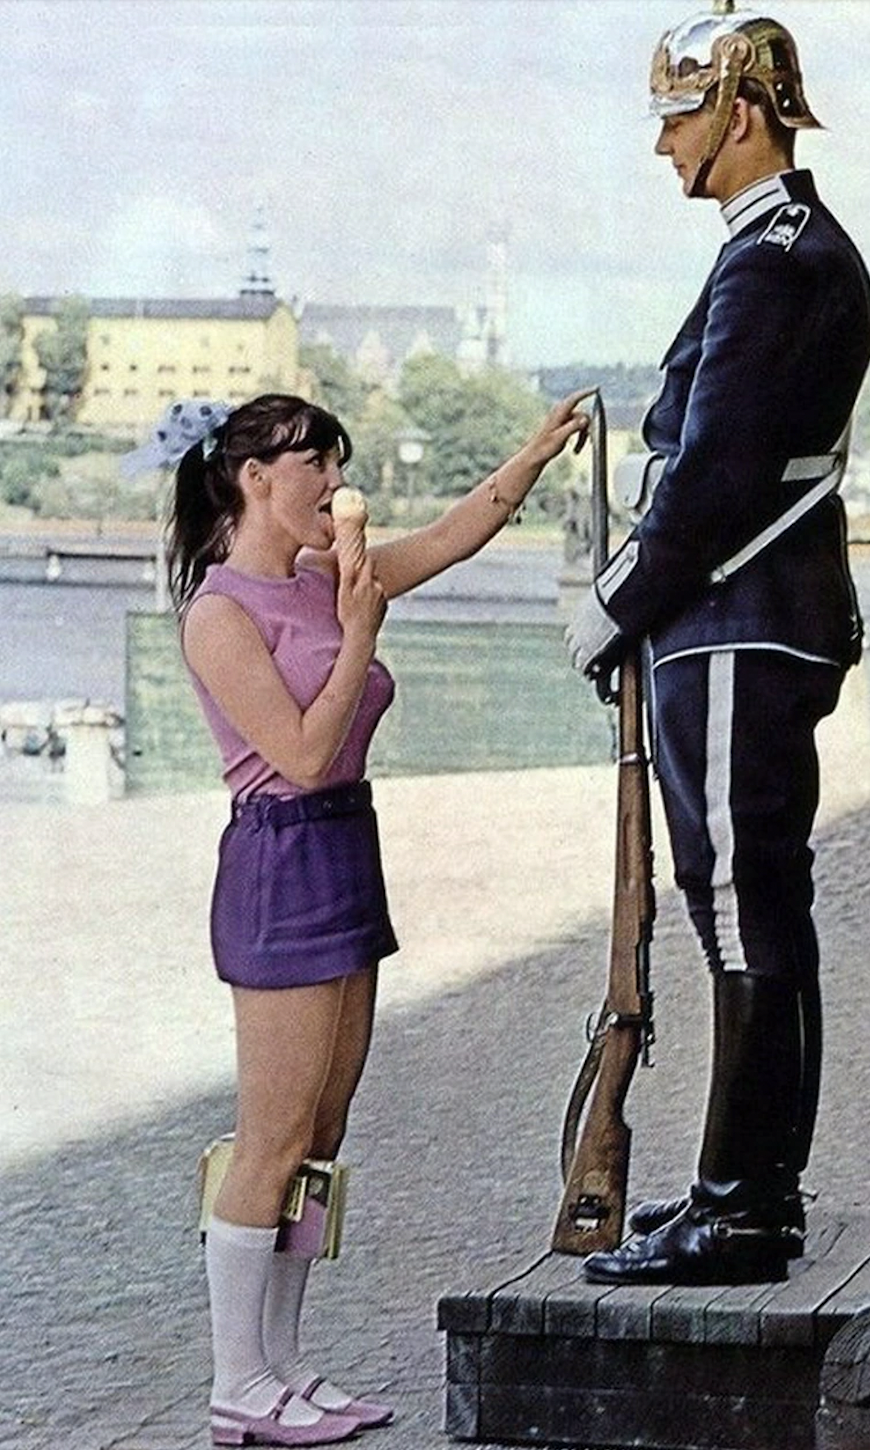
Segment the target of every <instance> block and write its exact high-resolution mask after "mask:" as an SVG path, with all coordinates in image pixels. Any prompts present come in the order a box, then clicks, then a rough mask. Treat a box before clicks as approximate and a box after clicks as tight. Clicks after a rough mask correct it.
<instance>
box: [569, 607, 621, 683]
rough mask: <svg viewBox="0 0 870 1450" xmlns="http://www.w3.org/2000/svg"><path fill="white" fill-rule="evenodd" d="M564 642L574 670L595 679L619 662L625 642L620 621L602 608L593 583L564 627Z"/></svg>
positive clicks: (609, 670)
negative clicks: (569, 622) (571, 622)
mask: <svg viewBox="0 0 870 1450" xmlns="http://www.w3.org/2000/svg"><path fill="white" fill-rule="evenodd" d="M565 644H566V646H567V649H568V653H569V655H570V656H571V663H572V665H573V666H574V668H575V670H580V671H581V672H582V673H583V674H584V675H586V676H587V678H589V679H590V680H595V679H598V677H599V676H600V675H602V674H603V673H604V671H605V669H606V670H607V672H608V673H610V672H611V671H612V670H613V669H614V668H615V666H616V665H617V664H618V662H619V659H620V656H621V655H622V651H623V648H624V645H625V636H624V635H623V634H622V633H621V632H620V628H619V625H618V624H617V623H616V620H615V619H613V618H612V617H611V616H610V615H609V614H608V613H607V610H606V609H605V608H604V605H603V604H602V603H601V600H600V599H599V597H598V591H597V590H596V588H595V585H594V584H593V585H592V587H591V589H590V590H589V592H588V594H587V595H586V598H585V599H584V600H583V601H582V602H581V604H580V606H579V608H578V610H577V614H576V616H575V619H574V622H573V624H569V625H568V628H567V629H566V630H565Z"/></svg>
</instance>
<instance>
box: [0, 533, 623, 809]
mask: <svg viewBox="0 0 870 1450" xmlns="http://www.w3.org/2000/svg"><path fill="white" fill-rule="evenodd" d="M105 567H106V566H105V565H104V564H97V565H93V566H89V565H87V564H85V563H83V562H77V563H76V565H75V569H76V571H77V582H71V579H70V578H69V577H67V578H65V579H64V580H63V581H60V582H56V583H52V584H48V583H45V582H42V581H40V578H39V569H38V567H37V568H36V569H35V568H34V565H33V564H32V563H30V564H22V565H21V566H19V569H20V572H21V573H24V575H25V577H24V578H21V577H19V578H15V577H12V575H14V563H13V561H8V560H3V561H2V573H0V621H2V623H0V704H4V703H8V702H10V701H30V702H38V701H44V702H52V701H62V700H64V699H75V700H84V699H87V700H90V701H91V702H98V703H100V704H104V705H106V706H109V707H112V708H114V709H116V710H117V711H118V712H119V713H121V714H126V715H127V725H128V729H127V735H128V739H127V787H128V789H132V790H135V791H152V790H160V789H172V790H176V789H199V788H202V787H204V786H214V785H215V784H216V783H217V779H218V772H217V766H216V760H215V755H214V751H213V748H212V746H211V742H210V740H209V738H208V736H207V735H206V733H205V730H204V727H203V726H202V722H201V720H200V719H199V715H198V711H197V708H196V705H195V703H194V701H193V697H192V694H191V692H190V690H189V686H188V685H187V682H186V680H185V679H184V677H183V672H182V671H181V669H180V667H179V661H178V659H177V649H176V647H175V641H174V626H173V623H172V620H171V618H170V617H165V616H164V617H158V616H156V615H155V614H154V605H155V598H154V592H153V589H149V588H146V587H144V586H143V585H142V584H137V583H135V582H134V581H135V577H136V575H135V566H132V565H131V566H121V568H123V569H125V570H126V571H127V574H128V577H127V580H126V582H124V583H123V584H120V585H109V584H106V583H105V582H95V580H94V578H93V576H94V575H95V574H96V573H97V571H101V572H102V573H103V574H104V573H105ZM28 569H29V582H28V576H27V574H26V570H28ZM131 569H133V570H134V573H133V576H132V579H131V577H130V570H131ZM560 569H561V557H560V551H559V548H558V546H551V547H539V546H537V545H526V546H523V547H515V548H512V547H508V546H501V547H498V548H495V549H491V550H490V551H488V552H487V553H485V554H483V555H481V556H479V557H478V558H477V559H474V560H469V561H466V562H464V563H462V564H459V565H456V566H455V567H454V568H453V569H451V570H449V571H447V573H446V574H444V575H442V576H441V577H440V578H439V579H438V580H433V581H431V582H430V583H429V584H427V585H424V586H423V587H421V588H420V589H419V590H417V591H415V593H414V594H413V595H411V596H408V597H406V598H404V599H401V600H396V601H394V603H393V604H392V605H391V607H390V611H389V615H388V619H387V623H386V625H385V627H384V631H383V635H382V651H381V652H382V654H383V657H384V659H385V661H386V662H387V664H388V665H389V666H390V668H391V669H392V670H393V671H394V673H395V674H396V676H397V679H398V686H399V688H398V694H397V701H396V705H395V706H394V708H393V710H391V711H390V712H389V713H388V716H387V718H386V720H385V721H384V723H383V725H382V727H381V729H380V730H379V732H378V734H377V735H376V737H375V742H374V745H373V749H372V753H371V771H372V774H373V775H389V774H414V773H420V772H427V773H430V772H438V771H444V770H461V769H499V768H523V767H526V766H534V765H553V764H575V763H587V762H593V761H599V760H603V759H606V758H607V756H608V755H609V753H610V749H611V741H612V731H611V723H610V718H609V715H608V712H606V711H604V710H603V709H602V708H601V706H600V705H598V703H597V701H596V700H595V697H594V695H593V694H592V692H591V691H589V690H588V689H587V688H586V687H584V686H583V685H582V684H581V683H580V682H579V681H578V680H577V678H576V676H574V675H573V674H572V672H571V671H570V670H569V669H568V666H567V658H566V656H565V653H564V649H563V646H562V633H563V630H564V623H565V619H564V617H563V614H562V612H561V610H560V605H559V574H560ZM89 573H90V576H91V577H90V579H89V577H88V576H89ZM128 615H132V616H137V617H134V618H132V619H131V620H130V621H129V622H128ZM129 650H132V651H133V652H134V653H135V654H136V665H135V672H134V673H135V678H134V676H133V675H131V678H134V686H133V688H132V689H128V682H127V652H128V651H129ZM49 708H50V707H49V705H48V704H47V705H46V707H45V711H44V716H43V718H44V721H46V722H47V719H48V709H49ZM62 793H63V774H62V772H61V771H58V770H52V769H50V767H49V763H48V761H47V760H46V759H44V758H36V759H32V758H23V757H21V756H20V755H14V756H6V757H5V758H2V759H0V798H3V799H7V800H8V799H19V800H20V799H40V800H53V799H62Z"/></svg>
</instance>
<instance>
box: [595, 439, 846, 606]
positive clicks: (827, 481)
mask: <svg viewBox="0 0 870 1450" xmlns="http://www.w3.org/2000/svg"><path fill="white" fill-rule="evenodd" d="M850 431H851V426H850V427H847V428H846V430H845V431H844V433H843V434H842V436H841V437H840V438H839V439H838V441H837V444H836V447H835V448H834V450H833V452H831V453H817V454H814V455H810V456H808V457H806V458H791V459H789V461H788V463H787V464H786V466H785V469H784V470H783V474H782V482H783V483H803V482H805V481H806V480H807V479H810V478H815V479H818V482H817V483H814V484H813V486H812V488H810V489H808V490H807V492H806V493H804V494H802V495H801V497H800V498H799V499H796V500H795V502H794V503H793V504H791V506H790V507H789V508H787V509H786V510H785V512H784V513H782V514H780V515H779V518H776V519H774V520H773V522H772V523H770V524H768V525H767V527H766V528H765V529H762V531H761V533H760V534H756V536H755V538H754V539H750V541H749V543H748V544H744V546H743V548H742V549H739V550H738V552H737V553H736V554H734V555H732V557H731V558H730V559H726V560H725V562H724V564H719V565H717V567H716V568H715V569H714V570H713V571H712V572H711V574H710V582H711V583H712V584H722V583H724V581H725V580H726V579H729V578H730V577H731V575H732V574H734V573H736V572H737V570H738V569H742V568H743V565H744V564H748V563H749V561H750V559H754V558H755V556H756V554H760V553H761V551H762V550H763V549H766V548H767V547H768V545H769V544H772V543H773V542H774V540H775V539H778V538H779V536H780V534H784V533H785V532H786V530H787V529H790V528H791V527H792V525H793V524H796V523H797V521H798V520H799V519H802V518H803V516H804V514H807V513H809V511H810V509H813V508H815V506H816V504H817V503H820V502H821V500H822V499H823V498H826V497H827V495H828V494H831V493H836V491H837V489H838V488H839V487H840V483H841V481H842V478H843V474H844V473H845V471H846V460H847V458H848V455H849V433H850ZM666 463H667V459H665V458H663V457H662V456H661V455H660V454H656V453H629V454H627V455H626V456H625V457H624V458H622V459H620V461H619V463H618V464H617V465H616V468H615V470H614V494H615V495H616V498H617V501H618V502H619V503H621V504H622V506H623V507H624V508H626V509H627V510H628V511H629V512H630V513H631V514H632V515H633V516H634V517H635V518H637V517H640V516H642V514H643V513H644V512H645V508H646V507H648V506H649V501H650V499H651V498H652V495H653V493H654V491H655V487H656V484H657V483H658V481H659V479H660V478H661V475H662V473H663V472H664V469H665V465H666Z"/></svg>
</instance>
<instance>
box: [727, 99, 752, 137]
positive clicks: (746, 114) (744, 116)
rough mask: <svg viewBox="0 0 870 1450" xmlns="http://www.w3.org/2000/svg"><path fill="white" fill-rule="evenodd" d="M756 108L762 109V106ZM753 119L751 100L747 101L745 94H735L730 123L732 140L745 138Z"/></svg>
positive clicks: (729, 128)
mask: <svg viewBox="0 0 870 1450" xmlns="http://www.w3.org/2000/svg"><path fill="white" fill-rule="evenodd" d="M756 110H758V111H760V107H757V108H756ZM753 119H754V118H753V115H752V103H751V101H747V99H746V97H745V96H735V97H734V104H733V106H732V107H731V120H730V122H729V125H728V130H729V132H730V134H731V138H732V140H734V141H743V140H745V138H746V137H747V136H748V135H749V132H750V130H751V128H752V122H753Z"/></svg>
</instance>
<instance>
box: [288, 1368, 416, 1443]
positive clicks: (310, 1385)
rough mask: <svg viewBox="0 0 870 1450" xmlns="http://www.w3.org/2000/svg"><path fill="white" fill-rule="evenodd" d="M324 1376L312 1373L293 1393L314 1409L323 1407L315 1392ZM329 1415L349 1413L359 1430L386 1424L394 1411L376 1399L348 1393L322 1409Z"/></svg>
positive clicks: (390, 1406)
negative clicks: (360, 1397) (362, 1397)
mask: <svg viewBox="0 0 870 1450" xmlns="http://www.w3.org/2000/svg"><path fill="white" fill-rule="evenodd" d="M324 1378H325V1376H324V1375H322V1374H319V1375H313V1376H312V1378H311V1379H310V1380H307V1381H306V1382H305V1383H304V1384H303V1385H302V1386H301V1387H300V1386H299V1385H297V1386H296V1389H295V1393H296V1394H297V1395H299V1397H300V1399H303V1400H307V1401H308V1403H309V1404H311V1405H314V1406H315V1408H316V1409H318V1410H319V1409H322V1408H323V1407H322V1406H321V1405H319V1404H318V1403H317V1399H316V1394H317V1388H318V1386H319V1385H322V1384H323V1381H324ZM324 1413H325V1414H329V1415H350V1416H351V1417H352V1418H353V1419H354V1420H356V1421H357V1424H358V1426H359V1428H360V1430H375V1429H377V1428H378V1426H380V1425H388V1424H389V1423H390V1420H392V1418H393V1415H394V1414H395V1411H394V1409H393V1407H392V1405H384V1404H379V1403H378V1401H377V1400H362V1399H361V1400H354V1399H351V1397H350V1395H348V1396H347V1397H346V1399H344V1400H343V1401H342V1402H341V1404H339V1405H330V1407H329V1410H326V1411H324Z"/></svg>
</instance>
